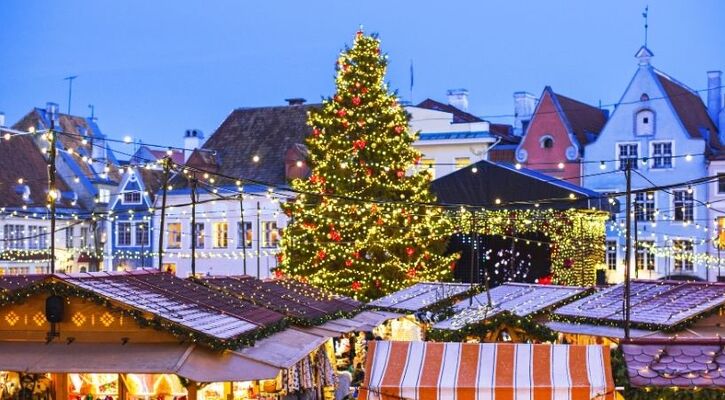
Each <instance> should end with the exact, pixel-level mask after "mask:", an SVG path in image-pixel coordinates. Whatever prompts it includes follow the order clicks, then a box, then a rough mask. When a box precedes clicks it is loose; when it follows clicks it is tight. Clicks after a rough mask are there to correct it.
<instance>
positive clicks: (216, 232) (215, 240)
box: [211, 221, 229, 249]
mask: <svg viewBox="0 0 725 400" xmlns="http://www.w3.org/2000/svg"><path fill="white" fill-rule="evenodd" d="M222 224H223V225H224V226H225V228H224V230H222V229H221V227H222ZM211 227H212V235H213V237H212V243H211V247H212V248H213V249H226V248H228V247H229V222H228V221H219V222H214V223H213V224H212V225H211ZM222 243H223V245H222Z"/></svg>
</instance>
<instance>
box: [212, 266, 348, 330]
mask: <svg viewBox="0 0 725 400" xmlns="http://www.w3.org/2000/svg"><path fill="white" fill-rule="evenodd" d="M201 282H202V283H203V284H205V285H207V286H209V287H212V288H215V289H218V290H221V291H223V292H226V293H229V294H232V295H234V296H237V297H240V298H242V299H244V300H247V301H249V302H252V303H254V304H257V305H259V306H262V307H265V308H269V309H272V310H275V311H278V312H280V313H283V314H285V315H287V316H288V317H292V318H296V319H298V320H299V319H301V320H304V321H307V322H314V321H320V320H324V319H329V318H331V317H333V316H335V315H339V314H344V313H352V312H355V311H356V310H357V309H359V308H360V306H362V303H360V302H357V301H355V300H352V299H350V298H346V297H344V296H336V295H332V294H329V293H324V292H322V291H320V290H319V289H315V288H312V287H310V286H309V285H305V284H303V283H297V282H293V281H291V280H284V279H282V280H280V279H275V280H260V279H256V278H253V277H251V276H247V275H243V276H209V277H203V278H202V279H201Z"/></svg>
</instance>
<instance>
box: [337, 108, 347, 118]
mask: <svg viewBox="0 0 725 400" xmlns="http://www.w3.org/2000/svg"><path fill="white" fill-rule="evenodd" d="M345 115H347V111H346V110H345V109H344V108H341V109H339V110H337V116H338V117H344V116H345Z"/></svg>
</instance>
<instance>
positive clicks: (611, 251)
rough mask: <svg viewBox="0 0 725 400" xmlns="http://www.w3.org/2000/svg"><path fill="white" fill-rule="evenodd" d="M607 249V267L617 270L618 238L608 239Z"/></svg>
mask: <svg viewBox="0 0 725 400" xmlns="http://www.w3.org/2000/svg"><path fill="white" fill-rule="evenodd" d="M606 245H607V249H606V252H605V257H606V262H607V268H608V269H609V270H610V271H616V270H617V241H616V240H607V243H606Z"/></svg>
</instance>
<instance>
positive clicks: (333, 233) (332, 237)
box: [328, 225, 342, 242]
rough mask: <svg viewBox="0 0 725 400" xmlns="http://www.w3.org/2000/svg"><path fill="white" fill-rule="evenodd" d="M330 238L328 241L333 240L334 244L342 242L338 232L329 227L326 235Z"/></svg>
mask: <svg viewBox="0 0 725 400" xmlns="http://www.w3.org/2000/svg"><path fill="white" fill-rule="evenodd" d="M328 236H329V237H330V240H333V241H335V242H339V241H340V240H342V235H340V232H338V231H336V230H335V227H334V226H332V225H330V233H329V235H328Z"/></svg>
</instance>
